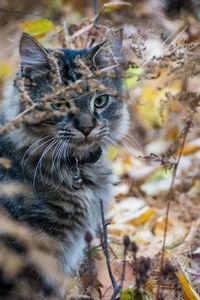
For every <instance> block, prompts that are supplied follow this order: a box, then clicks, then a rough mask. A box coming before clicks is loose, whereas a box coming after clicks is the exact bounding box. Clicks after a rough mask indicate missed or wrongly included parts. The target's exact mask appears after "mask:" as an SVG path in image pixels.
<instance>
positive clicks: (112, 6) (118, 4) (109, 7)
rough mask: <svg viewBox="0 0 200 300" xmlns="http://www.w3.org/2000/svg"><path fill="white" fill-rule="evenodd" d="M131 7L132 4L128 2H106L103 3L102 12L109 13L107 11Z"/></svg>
mask: <svg viewBox="0 0 200 300" xmlns="http://www.w3.org/2000/svg"><path fill="white" fill-rule="evenodd" d="M129 7H132V4H131V3H128V2H122V1H117V2H112V3H105V4H104V5H103V8H102V12H103V13H107V12H111V11H115V10H121V9H125V8H129Z"/></svg>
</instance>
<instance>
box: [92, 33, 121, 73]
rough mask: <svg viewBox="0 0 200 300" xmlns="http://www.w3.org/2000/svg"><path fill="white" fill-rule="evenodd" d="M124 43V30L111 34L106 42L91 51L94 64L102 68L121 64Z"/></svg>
mask: <svg viewBox="0 0 200 300" xmlns="http://www.w3.org/2000/svg"><path fill="white" fill-rule="evenodd" d="M122 41H123V30H122V29H120V30H118V31H115V32H112V33H110V36H109V37H108V38H107V39H106V41H104V42H103V43H101V44H99V45H96V46H94V47H93V48H92V49H91V56H92V59H93V63H94V64H95V65H97V66H99V67H100V68H103V67H107V66H109V65H116V64H120V63H121V62H122V55H121V49H122Z"/></svg>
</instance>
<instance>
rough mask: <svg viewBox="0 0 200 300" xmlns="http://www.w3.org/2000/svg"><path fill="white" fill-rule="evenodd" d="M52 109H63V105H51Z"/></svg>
mask: <svg viewBox="0 0 200 300" xmlns="http://www.w3.org/2000/svg"><path fill="white" fill-rule="evenodd" d="M51 107H52V108H53V109H55V110H59V109H61V108H62V103H59V102H58V103H51Z"/></svg>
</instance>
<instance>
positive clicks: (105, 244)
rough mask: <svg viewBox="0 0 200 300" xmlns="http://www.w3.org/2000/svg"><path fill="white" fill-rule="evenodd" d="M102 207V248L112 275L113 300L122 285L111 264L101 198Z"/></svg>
mask: <svg viewBox="0 0 200 300" xmlns="http://www.w3.org/2000/svg"><path fill="white" fill-rule="evenodd" d="M100 209H101V219H102V229H103V232H102V248H103V252H104V255H105V258H106V265H107V269H108V274H109V276H110V280H111V283H112V286H113V290H114V291H113V294H112V297H111V300H114V299H115V298H116V296H117V295H118V293H119V291H120V286H119V285H118V284H117V282H116V280H115V278H114V276H113V273H112V269H111V264H110V253H109V250H108V234H107V224H106V222H105V216H104V207H103V201H102V199H100Z"/></svg>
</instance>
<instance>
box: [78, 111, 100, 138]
mask: <svg viewBox="0 0 200 300" xmlns="http://www.w3.org/2000/svg"><path fill="white" fill-rule="evenodd" d="M74 125H75V127H76V128H77V129H78V130H80V131H81V132H82V133H83V134H84V135H85V136H86V137H87V136H88V135H89V134H90V132H91V131H92V129H94V128H95V125H96V119H95V118H94V117H93V116H91V115H90V114H86V113H85V114H84V113H80V114H78V115H76V117H75V119H74Z"/></svg>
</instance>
